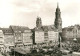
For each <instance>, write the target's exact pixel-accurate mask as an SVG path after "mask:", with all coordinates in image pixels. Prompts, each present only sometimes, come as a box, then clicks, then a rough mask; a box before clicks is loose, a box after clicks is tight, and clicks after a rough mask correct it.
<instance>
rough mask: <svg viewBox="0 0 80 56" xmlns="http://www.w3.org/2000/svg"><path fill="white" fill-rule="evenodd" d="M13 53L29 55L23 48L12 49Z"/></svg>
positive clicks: (28, 51)
mask: <svg viewBox="0 0 80 56" xmlns="http://www.w3.org/2000/svg"><path fill="white" fill-rule="evenodd" d="M13 50H14V51H15V52H17V53H20V54H27V53H30V50H28V49H25V48H14V49H13Z"/></svg>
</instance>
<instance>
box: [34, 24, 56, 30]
mask: <svg viewBox="0 0 80 56" xmlns="http://www.w3.org/2000/svg"><path fill="white" fill-rule="evenodd" d="M34 30H35V31H57V29H56V28H55V27H54V25H49V26H42V27H41V28H37V27H35V28H34Z"/></svg>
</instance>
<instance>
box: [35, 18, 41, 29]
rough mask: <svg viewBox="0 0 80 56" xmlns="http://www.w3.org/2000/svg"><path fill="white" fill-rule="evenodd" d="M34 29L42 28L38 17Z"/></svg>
mask: <svg viewBox="0 0 80 56" xmlns="http://www.w3.org/2000/svg"><path fill="white" fill-rule="evenodd" d="M36 27H37V28H41V27H42V21H41V18H40V17H37V20H36Z"/></svg>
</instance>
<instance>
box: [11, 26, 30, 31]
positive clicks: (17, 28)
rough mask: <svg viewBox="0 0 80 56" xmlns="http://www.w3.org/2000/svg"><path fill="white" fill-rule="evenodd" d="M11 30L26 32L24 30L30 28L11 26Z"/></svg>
mask: <svg viewBox="0 0 80 56" xmlns="http://www.w3.org/2000/svg"><path fill="white" fill-rule="evenodd" d="M10 28H11V29H12V30H13V31H21V32H24V30H30V29H29V28H28V27H25V26H10Z"/></svg>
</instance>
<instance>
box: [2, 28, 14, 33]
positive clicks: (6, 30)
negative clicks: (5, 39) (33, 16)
mask: <svg viewBox="0 0 80 56" xmlns="http://www.w3.org/2000/svg"><path fill="white" fill-rule="evenodd" d="M2 31H3V33H4V34H13V31H12V30H11V29H10V28H2Z"/></svg>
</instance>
